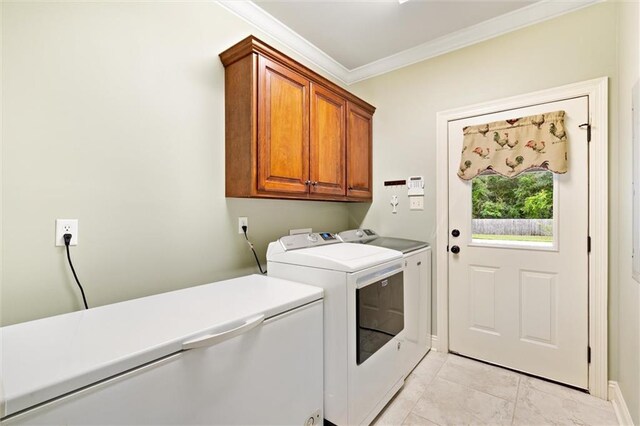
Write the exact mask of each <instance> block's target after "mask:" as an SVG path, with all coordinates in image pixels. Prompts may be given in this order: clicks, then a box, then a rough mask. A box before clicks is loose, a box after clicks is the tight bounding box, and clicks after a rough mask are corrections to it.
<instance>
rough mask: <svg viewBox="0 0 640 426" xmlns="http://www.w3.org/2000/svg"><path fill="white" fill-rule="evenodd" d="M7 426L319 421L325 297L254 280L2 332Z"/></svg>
mask: <svg viewBox="0 0 640 426" xmlns="http://www.w3.org/2000/svg"><path fill="white" fill-rule="evenodd" d="M0 345H1V348H0V350H1V352H0V353H1V362H0V366H1V371H0V375H1V376H0V377H1V382H0V417H1V418H2V423H3V424H66V425H75V424H112V425H113V424H128V425H131V424H154V425H159V424H174V425H175V424H180V425H187V424H208V425H211V424H224V425H231V424H243V425H249V424H274V425H275V424H278V425H281V424H282V425H284V424H296V425H301V424H304V423H305V422H307V421H308V420H309V419H310V418H311V417H314V421H313V423H315V424H318V421H321V420H322V393H323V390H322V389H323V388H322V353H323V351H322V289H319V288H317V287H312V286H309V285H304V284H298V283H293V282H290V281H286V280H281V279H276V278H271V277H265V276H260V275H252V276H247V277H241V278H237V279H232V280H228V281H222V282H218V283H213V284H207V285H202V286H198V287H192V288H188V289H185V290H179V291H174V292H170V293H164V294H159V295H155V296H150V297H145V298H141V299H136V300H130V301H127V302H122V303H117V304H113V305H108V306H102V307H99V308H94V309H90V310H87V311H79V312H73V313H70V314H65V315H60V316H56V317H51V318H45V319H42V320H37V321H31V322H27V323H22V324H16V325H12V326H8V327H4V328H0Z"/></svg>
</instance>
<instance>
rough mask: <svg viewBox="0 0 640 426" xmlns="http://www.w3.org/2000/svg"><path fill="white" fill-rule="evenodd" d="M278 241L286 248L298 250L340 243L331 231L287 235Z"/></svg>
mask: <svg viewBox="0 0 640 426" xmlns="http://www.w3.org/2000/svg"><path fill="white" fill-rule="evenodd" d="M278 241H280V244H282V247H283V248H284V249H285V250H296V249H303V248H309V247H318V246H323V245H326V244H335V243H340V242H341V241H340V240H339V239H338V236H337V235H336V234H333V233H331V232H311V233H309V234H297V235H286V236H284V237H281V238H280V239H279V240H278Z"/></svg>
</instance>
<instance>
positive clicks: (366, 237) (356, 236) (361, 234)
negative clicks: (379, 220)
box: [338, 229, 378, 243]
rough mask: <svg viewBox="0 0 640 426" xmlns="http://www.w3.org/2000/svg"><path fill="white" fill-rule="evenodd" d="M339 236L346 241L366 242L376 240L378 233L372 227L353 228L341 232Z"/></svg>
mask: <svg viewBox="0 0 640 426" xmlns="http://www.w3.org/2000/svg"><path fill="white" fill-rule="evenodd" d="M338 237H339V238H340V239H341V240H342V241H344V242H345V243H364V242H367V241H371V240H375V239H376V238H378V234H376V233H375V232H374V231H373V230H371V229H352V230H350V231H343V232H341V233H340V234H338Z"/></svg>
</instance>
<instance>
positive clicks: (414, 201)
mask: <svg viewBox="0 0 640 426" xmlns="http://www.w3.org/2000/svg"><path fill="white" fill-rule="evenodd" d="M409 210H424V197H422V196H416V197H409Z"/></svg>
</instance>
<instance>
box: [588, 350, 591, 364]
mask: <svg viewBox="0 0 640 426" xmlns="http://www.w3.org/2000/svg"><path fill="white" fill-rule="evenodd" d="M587 363H588V364H591V346H587Z"/></svg>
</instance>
